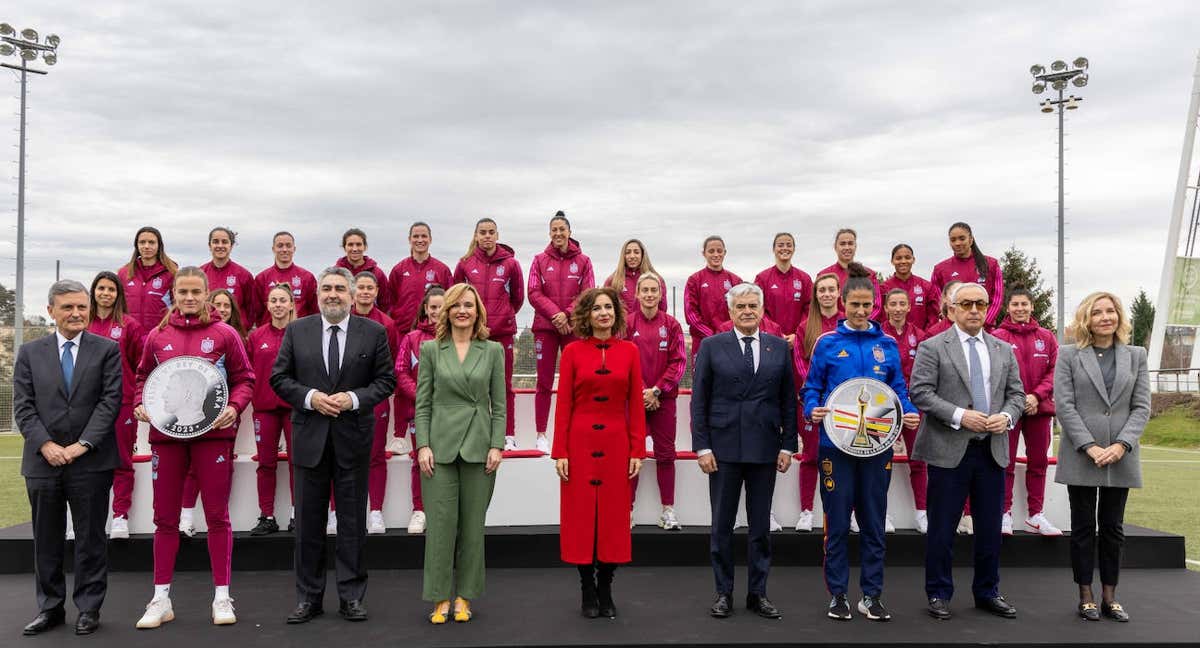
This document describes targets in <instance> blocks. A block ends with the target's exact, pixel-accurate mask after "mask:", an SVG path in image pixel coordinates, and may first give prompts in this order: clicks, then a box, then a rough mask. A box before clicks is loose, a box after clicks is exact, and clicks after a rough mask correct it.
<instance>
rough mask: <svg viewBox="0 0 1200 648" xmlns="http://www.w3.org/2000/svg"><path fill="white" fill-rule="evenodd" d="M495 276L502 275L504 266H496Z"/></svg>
mask: <svg viewBox="0 0 1200 648" xmlns="http://www.w3.org/2000/svg"><path fill="white" fill-rule="evenodd" d="M496 276H497V277H503V276H504V266H496Z"/></svg>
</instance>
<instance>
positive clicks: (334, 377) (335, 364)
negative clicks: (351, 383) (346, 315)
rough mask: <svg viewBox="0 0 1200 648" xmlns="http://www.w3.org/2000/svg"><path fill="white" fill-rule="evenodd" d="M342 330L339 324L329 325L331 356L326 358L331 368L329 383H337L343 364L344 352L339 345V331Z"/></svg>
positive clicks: (328, 366)
mask: <svg viewBox="0 0 1200 648" xmlns="http://www.w3.org/2000/svg"><path fill="white" fill-rule="evenodd" d="M339 331H341V329H339V328H338V327H337V326H330V327H329V357H328V358H327V359H326V363H327V365H326V366H327V368H328V369H329V384H331V385H335V386H336V385H337V381H338V373H339V372H338V369H339V365H340V364H341V362H340V360H341V356H342V354H341V353H340V351H339V348H340V347H339V346H338V332H339Z"/></svg>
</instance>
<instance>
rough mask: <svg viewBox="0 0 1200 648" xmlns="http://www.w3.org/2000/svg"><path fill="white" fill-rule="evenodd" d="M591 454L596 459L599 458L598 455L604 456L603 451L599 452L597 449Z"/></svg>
mask: <svg viewBox="0 0 1200 648" xmlns="http://www.w3.org/2000/svg"><path fill="white" fill-rule="evenodd" d="M592 456H593V457H595V458H597V459H599V458H600V457H603V456H604V453H603V452H600V451H599V450H597V451H595V452H593V453H592Z"/></svg>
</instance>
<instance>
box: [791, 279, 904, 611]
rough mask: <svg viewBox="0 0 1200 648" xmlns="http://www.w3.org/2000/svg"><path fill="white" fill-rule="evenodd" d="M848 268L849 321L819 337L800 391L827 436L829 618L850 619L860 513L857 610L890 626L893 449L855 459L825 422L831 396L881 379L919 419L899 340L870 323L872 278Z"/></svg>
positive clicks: (807, 412)
mask: <svg viewBox="0 0 1200 648" xmlns="http://www.w3.org/2000/svg"><path fill="white" fill-rule="evenodd" d="M847 270H848V275H849V278H848V279H847V280H846V283H845V285H844V286H843V287H842V302H843V303H844V304H845V306H846V319H844V320H842V321H841V322H839V323H838V327H837V328H836V329H835V330H833V331H830V332H829V333H826V334H825V335H822V336H821V337H820V338H818V339H817V344H816V346H815V347H814V348H813V354H812V363H811V365H810V367H809V370H808V378H807V380H806V381H805V383H804V388H803V390H802V392H801V394H802V396H803V398H804V416H805V417H806V418H808V419H809V420H811V421H812V422H813V423H814V424H818V429H819V430H820V436H821V441H820V448H819V449H818V452H817V457H818V462H819V465H820V469H821V476H820V480H821V482H820V483H821V487H820V492H821V505H822V506H823V508H824V509H825V585H826V587H827V588H828V589H829V593H830V594H831V595H832V597H833V598H832V599H831V600H830V602H829V611H828V616H829V618H831V619H836V620H839V621H848V620H850V604H849V602H848V600H847V597H846V591H847V589H848V586H849V580H850V566H849V559H848V551H847V537H848V536H849V533H850V514H851V512H854V511H857V514H856V516H857V518H858V523H859V526H860V527H861V530H862V533H861V537H860V543H859V547H860V551H861V554H862V555H861V564H862V568H861V572H862V573H861V574H860V577H859V584H860V586H861V588H862V594H863V595H862V599H861V600H860V601H859V602H858V611H859V612H860V613H861V614H863V615H865V616H866V617H867V618H868V619H870V620H872V621H887V620H889V619H891V614H890V613H888V611H887V608H885V607H884V606H883V603H882V602H881V601H880V595H881V594H882V592H883V557H884V517H885V516H886V515H887V493H888V486H889V485H890V483H891V478H892V449H891V448H890V447H889V448H888V449H886V450H884V451H883V452H881V453H879V454H877V455H874V456H871V457H855V456H851V455H850V454H847V453H845V452H843V451H842V450H841V449H840V448H838V446H836V445H834V443H833V441H832V440H830V438H829V436H828V435H827V434H826V433H825V428H824V426H823V425H820V424H821V423H822V421H823V420H824V419H825V417H826V416H829V415H830V414H831V411H830V408H828V407H825V403H826V402H827V401H828V399H829V395H830V393H832V392H833V390H834V389H836V388H837V387H838V386H839V385H841V384H842V383H844V382H846V381H847V380H851V379H853V378H874V379H875V380H878V381H880V382H882V383H885V384H887V385H889V386H890V387H891V388H892V390H893V391H895V392H896V396H898V397H899V398H900V405H901V407H902V408H903V410H904V412H903V422H904V425H905V426H907V427H910V428H913V427H916V426H917V425H918V423H919V422H920V417H919V415H918V414H917V408H916V407H914V406H913V404H912V403H911V402H909V400H908V388H907V387H906V386H905V384H904V374H903V372H902V371H901V368H900V353H899V351H898V350H897V348H896V341H895V340H894V339H892V338H891V337H889V336H887V335H885V334H884V333H883V330H882V329H881V328H880V326H879V324H878V323H876V322H872V321H871V320H870V316H871V312H872V310H874V308H875V303H874V301H875V294H876V293H875V289H874V286H873V285H872V283H871V279H870V273H869V272H867V270H866V269H865V268H863V267H862V265H860V264H858V263H852V264H851V265H850V267H849V268H847ZM835 416H836V414H835ZM844 422H845V423H847V424H849V423H854V422H855V421H852V420H850V419H846V421H844Z"/></svg>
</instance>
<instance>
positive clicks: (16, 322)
mask: <svg viewBox="0 0 1200 648" xmlns="http://www.w3.org/2000/svg"><path fill="white" fill-rule="evenodd" d="M61 41H62V39H60V38H59V37H58V36H57V35H55V34H49V35H48V36H46V39H45V40H39V39H38V33H37V31H36V30H33V29H22V30H21V33H20V34H17V31H16V30H15V29H13V27H12V25H10V24H8V23H0V57H7V56H17V57H19V58H20V59H21V65H19V66H17V65H12V64H11V63H4V62H0V67H6V68H9V69H10V70H16V71H18V72H20V73H21V128H20V133H21V135H20V141H19V143H18V144H17V148H18V152H17V285H16V288H15V290H14V297H15V299H14V302H15V303H14V304H13V306H14V307H15V310H14V312H13V357H16V352H17V349H18V348H20V346H21V343H22V342H23V341H24V337H25V86H26V77H27V76H28V74H29V73H31V72H32V73H33V74H43V75H44V74H46V71H45V70H37V69H34V68H31V67H29V64H30V63H32V62H34V61H36V60H37V59H38V56H41V57H42V61H43V62H45V64H46V65H54V64H55V63H58V44H59V43H60V42H61Z"/></svg>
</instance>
